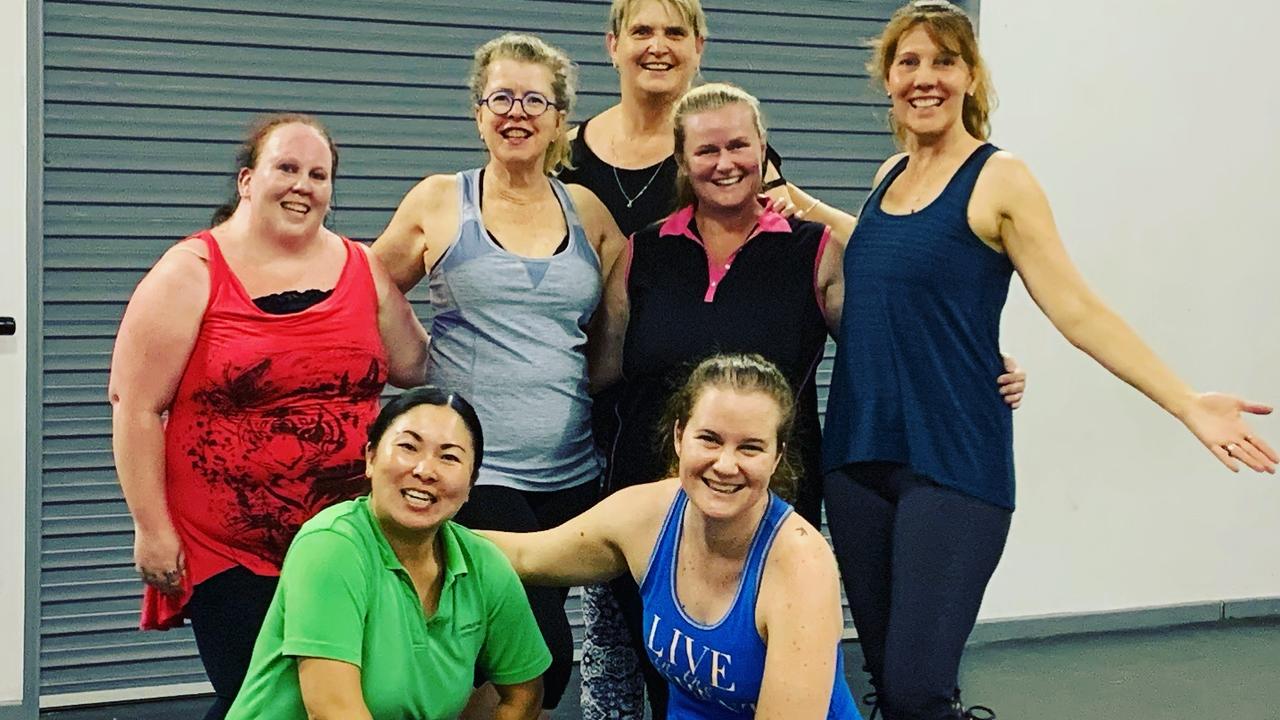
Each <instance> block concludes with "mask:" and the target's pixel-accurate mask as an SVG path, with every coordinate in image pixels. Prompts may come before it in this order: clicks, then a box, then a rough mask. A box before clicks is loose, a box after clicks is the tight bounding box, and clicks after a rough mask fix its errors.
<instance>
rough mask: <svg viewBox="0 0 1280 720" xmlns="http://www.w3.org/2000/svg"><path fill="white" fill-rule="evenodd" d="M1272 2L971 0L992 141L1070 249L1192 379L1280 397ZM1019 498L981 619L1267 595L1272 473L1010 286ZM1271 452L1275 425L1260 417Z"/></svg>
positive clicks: (1279, 523)
mask: <svg viewBox="0 0 1280 720" xmlns="http://www.w3.org/2000/svg"><path fill="white" fill-rule="evenodd" d="M1276 27H1280V4H1276V3H1273V2H1271V1H1270V0H1238V2H1235V3H1228V4H1226V5H1215V4H1212V3H1203V2H1189V1H1187V0H1174V1H1171V0H1126V1H1125V2H1115V0H1072V2H1070V3H1063V2H1061V0H982V3H981V28H980V32H981V38H982V40H981V42H982V46H983V49H984V53H985V56H986V58H987V59H988V61H989V64H990V66H991V68H992V71H993V74H994V80H995V86H996V89H997V90H998V91H999V93H1000V97H1001V103H1000V107H999V110H998V111H997V112H996V113H995V115H994V118H993V119H994V123H993V124H994V128H995V132H994V135H993V141H994V142H995V143H996V144H997V145H1000V146H1002V147H1005V148H1008V149H1009V150H1011V151H1013V152H1015V153H1017V154H1018V155H1020V156H1021V157H1022V158H1024V159H1025V160H1026V161H1027V162H1028V164H1029V165H1030V167H1031V169H1032V171H1033V172H1034V173H1035V174H1036V175H1037V177H1038V178H1039V179H1040V182H1041V183H1042V184H1043V185H1044V187H1045V190H1046V192H1047V193H1048V195H1049V198H1050V200H1051V202H1052V203H1053V207H1054V211H1055V215H1056V217H1057V221H1058V226H1059V229H1060V230H1061V232H1062V236H1063V238H1064V240H1065V242H1066V244H1067V247H1068V249H1069V251H1070V252H1071V254H1072V256H1073V257H1074V259H1075V261H1076V262H1077V263H1078V264H1079V266H1080V267H1081V269H1082V271H1083V273H1084V275H1085V277H1086V278H1088V279H1089V281H1090V282H1091V284H1092V285H1093V286H1094V287H1095V288H1096V289H1097V290H1098V291H1099V292H1100V294H1101V295H1102V296H1103V297H1104V298H1105V299H1106V300H1107V301H1108V302H1109V303H1110V304H1111V306H1112V307H1113V308H1114V309H1116V310H1117V311H1118V312H1119V313H1120V314H1121V315H1122V316H1124V317H1125V318H1126V319H1128V320H1129V322H1130V323H1131V324H1132V325H1133V326H1134V327H1135V328H1136V329H1137V330H1138V332H1139V333H1140V334H1141V335H1142V336H1143V337H1144V338H1145V339H1146V340H1147V341H1148V342H1149V343H1150V344H1151V345H1152V346H1153V347H1154V348H1155V350H1156V351H1157V352H1158V353H1159V354H1160V355H1161V356H1162V357H1163V358H1164V359H1165V360H1166V361H1168V362H1169V364H1170V365H1172V366H1173V367H1174V368H1175V369H1176V370H1177V371H1178V372H1179V373H1180V374H1182V376H1183V377H1184V378H1185V379H1186V380H1187V381H1188V382H1190V383H1191V384H1192V385H1193V386H1195V387H1196V388H1198V389H1201V390H1210V389H1213V390H1221V391H1224V392H1232V393H1239V394H1243V395H1247V396H1248V397H1251V398H1256V399H1262V400H1265V401H1270V402H1272V403H1280V323H1278V322H1277V318H1280V283H1278V282H1277V281H1280V201H1278V200H1277V198H1276V193H1277V192H1278V191H1280V83H1277V81H1276V63H1275V28H1276ZM1003 344H1004V345H1005V347H1006V348H1007V349H1009V350H1010V351H1011V352H1013V353H1014V354H1015V355H1016V356H1017V357H1018V358H1019V359H1020V360H1021V362H1022V363H1023V365H1024V366H1025V367H1026V368H1028V370H1029V371H1030V374H1031V381H1030V382H1031V385H1030V393H1029V397H1028V399H1027V402H1026V405H1025V406H1024V407H1023V409H1021V410H1019V411H1018V412H1017V413H1016V415H1015V417H1016V421H1015V447H1016V453H1017V471H1018V484H1019V509H1018V512H1017V513H1015V515H1014V526H1013V533H1012V536H1011V538H1010V540H1009V547H1008V550H1007V551H1006V553H1005V558H1004V561H1003V563H1002V565H1001V567H1000V568H999V570H998V571H997V573H996V577H995V578H994V580H993V582H992V584H991V587H990V590H989V592H988V595H987V602H986V604H985V606H984V609H983V615H984V617H987V618H1002V617H1015V616H1026V615H1040V614H1049V613H1062V612H1071V613H1077V612H1090V611H1102V610H1114V609H1123V608H1134V607H1144V606H1160V605H1172V604H1182V603H1198V602H1205V601H1218V600H1226V599H1238V598H1252V597H1272V598H1274V597H1280V562H1278V561H1277V558H1280V479H1278V477H1277V476H1269V475H1257V474H1254V473H1251V472H1246V473H1241V474H1240V475H1232V474H1231V473H1230V472H1228V471H1226V470H1225V469H1223V468H1222V467H1221V466H1220V465H1219V464H1218V462H1217V461H1216V460H1215V459H1214V458H1213V457H1212V456H1211V455H1210V454H1209V453H1208V451H1207V450H1205V449H1204V448H1203V447H1202V446H1200V445H1199V443H1198V442H1196V440H1195V439H1194V438H1193V437H1192V436H1191V435H1190V434H1189V433H1187V432H1186V431H1185V430H1184V429H1183V428H1182V426H1181V425H1180V424H1178V423H1177V422H1176V421H1174V420H1172V419H1171V418H1170V417H1169V416H1167V415H1165V414H1163V412H1162V411H1161V410H1159V409H1158V408H1157V407H1156V406H1155V405H1153V404H1151V403H1149V402H1147V401H1146V400H1145V398H1143V397H1142V396H1141V395H1139V394H1138V393H1136V392H1135V391H1133V390H1131V389H1130V388H1128V387H1127V386H1125V385H1124V384H1122V383H1121V382H1119V381H1117V380H1115V379H1114V378H1112V377H1111V376H1110V375H1109V374H1107V373H1106V372H1105V371H1104V370H1102V369H1101V368H1100V367H1098V366H1097V365H1095V364H1093V363H1092V362H1091V361H1090V360H1089V359H1088V358H1087V357H1085V356H1084V355H1083V354H1082V353H1080V352H1078V351H1076V350H1075V349H1073V348H1072V347H1071V346H1070V345H1068V344H1067V343H1066V342H1065V341H1064V340H1062V339H1061V337H1060V336H1058V335H1057V333H1056V332H1055V331H1054V330H1053V328H1052V326H1051V325H1050V324H1049V323H1048V321H1047V320H1046V319H1045V318H1044V317H1043V316H1042V315H1041V314H1040V313H1039V311H1038V310H1037V309H1036V308H1035V306H1034V305H1033V304H1032V303H1031V302H1030V300H1029V299H1028V297H1027V295H1026V292H1025V290H1024V289H1023V288H1022V286H1021V284H1020V283H1018V282H1017V281H1016V280H1015V282H1014V289H1013V291H1012V292H1011V293H1010V301H1009V305H1008V307H1007V309H1006V311H1005V320H1004V327H1003ZM1253 426H1254V428H1255V430H1257V431H1259V433H1260V434H1262V435H1264V436H1265V437H1266V438H1267V439H1268V440H1269V441H1270V443H1271V444H1272V446H1274V447H1280V419H1277V418H1276V417H1275V416H1273V417H1272V418H1266V419H1262V420H1258V421H1254V422H1253Z"/></svg>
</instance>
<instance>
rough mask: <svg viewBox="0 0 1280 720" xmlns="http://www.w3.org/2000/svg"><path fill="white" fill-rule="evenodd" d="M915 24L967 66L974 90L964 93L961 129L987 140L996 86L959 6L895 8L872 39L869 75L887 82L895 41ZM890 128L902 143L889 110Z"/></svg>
mask: <svg viewBox="0 0 1280 720" xmlns="http://www.w3.org/2000/svg"><path fill="white" fill-rule="evenodd" d="M917 25H922V26H924V29H925V32H927V33H929V37H930V38H931V39H932V40H933V41H934V42H935V43H937V45H938V47H940V48H942V49H944V50H946V51H947V52H951V53H955V54H956V55H959V56H960V58H961V59H963V60H964V62H965V64H966V65H968V66H969V73H970V74H971V75H972V76H973V94H971V95H970V94H966V95H965V96H964V107H963V109H962V110H961V115H960V116H961V119H962V120H963V122H964V129H965V130H968V131H969V134H970V135H972V136H974V137H975V138H977V139H979V140H986V139H987V137H988V136H990V135H991V110H992V108H994V107H995V104H996V93H995V88H994V87H993V86H992V84H991V73H990V72H989V71H988V70H987V63H986V62H985V61H984V60H983V59H982V54H981V53H980V52H979V51H978V38H977V36H976V35H975V34H974V32H973V23H972V22H971V21H970V20H969V16H968V15H965V14H964V11H963V10H961V9H960V8H958V7H956V6H955V5H952V4H951V3H949V2H947V1H946V0H916V1H915V2H913V3H911V4H909V5H904V6H903V7H901V8H898V11H897V12H895V13H894V14H893V17H891V18H889V24H888V25H885V27H884V32H882V33H880V37H879V38H877V39H876V40H875V41H874V45H873V49H872V53H871V59H870V60H868V61H867V71H868V73H870V75H871V77H873V78H876V79H878V80H879V81H880V82H881V83H883V84H886V85H887V83H888V80H889V69H890V68H891V67H893V57H894V56H895V55H897V54H898V42H899V41H900V40H901V39H902V36H903V35H906V34H907V33H908V32H910V31H911V30H912V29H914V28H915V27H916V26H917ZM889 129H890V130H892V131H893V136H894V138H895V139H896V140H897V141H898V145H899V146H902V147H905V145H906V130H905V129H904V128H901V127H899V126H898V124H897V123H896V122H895V121H894V119H893V113H892V112H891V113H889Z"/></svg>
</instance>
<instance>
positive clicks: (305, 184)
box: [293, 173, 312, 195]
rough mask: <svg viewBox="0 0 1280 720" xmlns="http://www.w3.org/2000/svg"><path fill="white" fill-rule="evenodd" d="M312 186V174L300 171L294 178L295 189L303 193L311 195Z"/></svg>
mask: <svg viewBox="0 0 1280 720" xmlns="http://www.w3.org/2000/svg"><path fill="white" fill-rule="evenodd" d="M311 187H312V180H311V176H310V175H308V174H306V173H299V174H298V177H296V178H294V180H293V191H294V192H296V193H299V194H302V195H310V194H311Z"/></svg>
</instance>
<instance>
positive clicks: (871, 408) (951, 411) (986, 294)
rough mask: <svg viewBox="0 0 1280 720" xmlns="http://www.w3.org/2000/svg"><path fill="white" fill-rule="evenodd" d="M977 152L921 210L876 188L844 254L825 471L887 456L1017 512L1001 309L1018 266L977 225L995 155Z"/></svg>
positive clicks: (892, 174)
mask: <svg viewBox="0 0 1280 720" xmlns="http://www.w3.org/2000/svg"><path fill="white" fill-rule="evenodd" d="M998 150H999V148H997V147H995V146H994V145H990V144H986V145H983V146H981V147H979V148H978V149H977V150H974V152H973V154H972V155H970V156H969V158H968V159H966V160H965V162H964V163H963V164H962V165H961V166H960V168H959V169H958V170H957V171H956V173H955V175H953V176H952V178H951V180H950V181H949V182H948V183H947V186H946V188H945V189H944V190H943V191H942V194H941V195H940V196H939V197H938V198H937V199H936V200H934V201H933V202H932V203H930V204H929V205H927V206H925V207H924V208H921V209H920V210H919V211H918V212H915V213H911V214H909V215H890V214H888V213H886V212H884V211H883V210H882V209H881V207H880V204H881V201H882V200H883V198H884V193H885V190H886V189H887V188H888V187H889V186H890V185H892V184H893V181H894V180H895V179H896V178H897V177H898V176H899V175H900V174H901V173H902V171H903V169H904V168H906V165H907V158H903V159H902V161H901V162H899V163H898V164H897V165H896V166H894V168H893V169H892V170H890V171H889V174H888V175H887V176H886V177H885V179H884V181H883V182H881V183H880V185H879V186H878V187H876V188H875V189H874V190H872V192H871V195H870V197H868V198H867V203H866V205H865V206H864V207H863V211H862V215H861V216H860V217H859V218H858V225H857V227H856V228H855V229H854V232H853V236H852V237H851V238H850V239H849V247H848V250H847V251H846V252H845V256H844V274H845V284H844V287H845V296H844V297H845V300H844V314H843V318H842V321H841V325H840V334H839V337H838V338H837V340H838V345H839V349H838V351H837V353H836V361H835V370H834V372H833V374H832V382H831V394H830V398H829V401H828V405H827V417H826V426H825V429H824V434H823V442H822V445H823V467H824V469H826V470H827V471H831V470H835V469H837V468H840V467H843V466H844V465H847V464H849V463H852V462H859V461H868V460H882V461H890V462H900V463H905V464H907V465H909V466H910V467H911V468H912V469H913V470H915V471H916V472H919V473H922V474H924V475H926V476H928V477H929V478H931V479H932V480H934V481H935V482H938V483H940V484H942V485H946V486H948V487H952V488H955V489H956V490H959V491H961V492H963V493H966V494H968V495H971V496H973V497H976V498H979V499H981V500H985V501H987V502H990V503H994V504H996V505H999V506H1001V507H1006V508H1009V509H1013V504H1014V493H1013V418H1012V416H1011V411H1010V409H1009V407H1008V406H1007V405H1005V404H1004V401H1003V399H1002V398H1001V395H1000V394H999V392H998V391H997V389H996V377H997V376H998V375H999V374H1000V373H1002V372H1003V367H1004V366H1003V363H1002V361H1001V358H1000V313H1001V311H1002V310H1003V308H1004V303H1005V299H1006V298H1007V296H1008V293H1009V278H1010V276H1011V275H1012V273H1013V264H1012V263H1010V262H1009V258H1008V257H1007V256H1005V255H1004V254H1002V253H999V252H996V251H995V250H992V249H991V248H990V247H989V246H988V245H986V244H985V243H983V242H982V240H981V239H979V238H978V237H977V236H976V235H974V233H973V231H972V230H971V229H969V219H968V207H969V198H970V196H971V195H972V194H973V187H974V184H975V183H976V182H977V179H978V174H979V173H980V172H981V171H982V168H983V166H984V165H985V164H986V162H987V159H988V158H990V157H991V155H992V154H993V153H995V152H997V151H998Z"/></svg>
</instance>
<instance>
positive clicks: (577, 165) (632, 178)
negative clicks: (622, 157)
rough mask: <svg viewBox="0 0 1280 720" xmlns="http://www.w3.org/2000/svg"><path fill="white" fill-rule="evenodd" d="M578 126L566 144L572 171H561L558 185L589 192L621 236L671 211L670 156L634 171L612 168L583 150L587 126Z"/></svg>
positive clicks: (672, 180)
mask: <svg viewBox="0 0 1280 720" xmlns="http://www.w3.org/2000/svg"><path fill="white" fill-rule="evenodd" d="M589 122H591V120H590V119H587V120H586V121H584V122H583V123H582V124H581V125H579V126H578V135H577V137H575V138H574V139H573V143H572V144H571V145H570V148H571V150H572V157H573V169H572V170H568V169H566V170H562V171H561V172H560V174H559V175H558V176H557V177H558V178H559V180H560V182H563V183H576V184H578V185H581V186H583V187H585V188H586V189H588V190H590V191H591V192H593V193H595V194H596V197H598V198H600V202H602V203H604V206H605V207H607V208H609V214H611V215H613V219H614V221H615V222H617V223H618V229H620V230H622V234H623V235H627V236H630V235H631V233H634V232H635V231H637V230H639V229H640V228H642V227H644V226H645V225H648V224H649V223H651V222H653V221H655V220H660V219H662V218H664V217H666V216H667V215H669V214H670V213H671V211H672V210H674V209H675V207H673V205H674V203H675V188H676V159H675V158H674V157H671V156H667V157H666V158H663V160H662V161H661V162H658V163H655V164H653V165H650V166H649V167H645V168H640V169H638V170H627V169H624V168H619V167H614V166H613V165H610V164H609V163H607V162H605V161H604V160H601V159H600V156H598V155H596V154H595V153H594V152H593V151H592V150H591V148H589V147H587V123H589Z"/></svg>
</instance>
